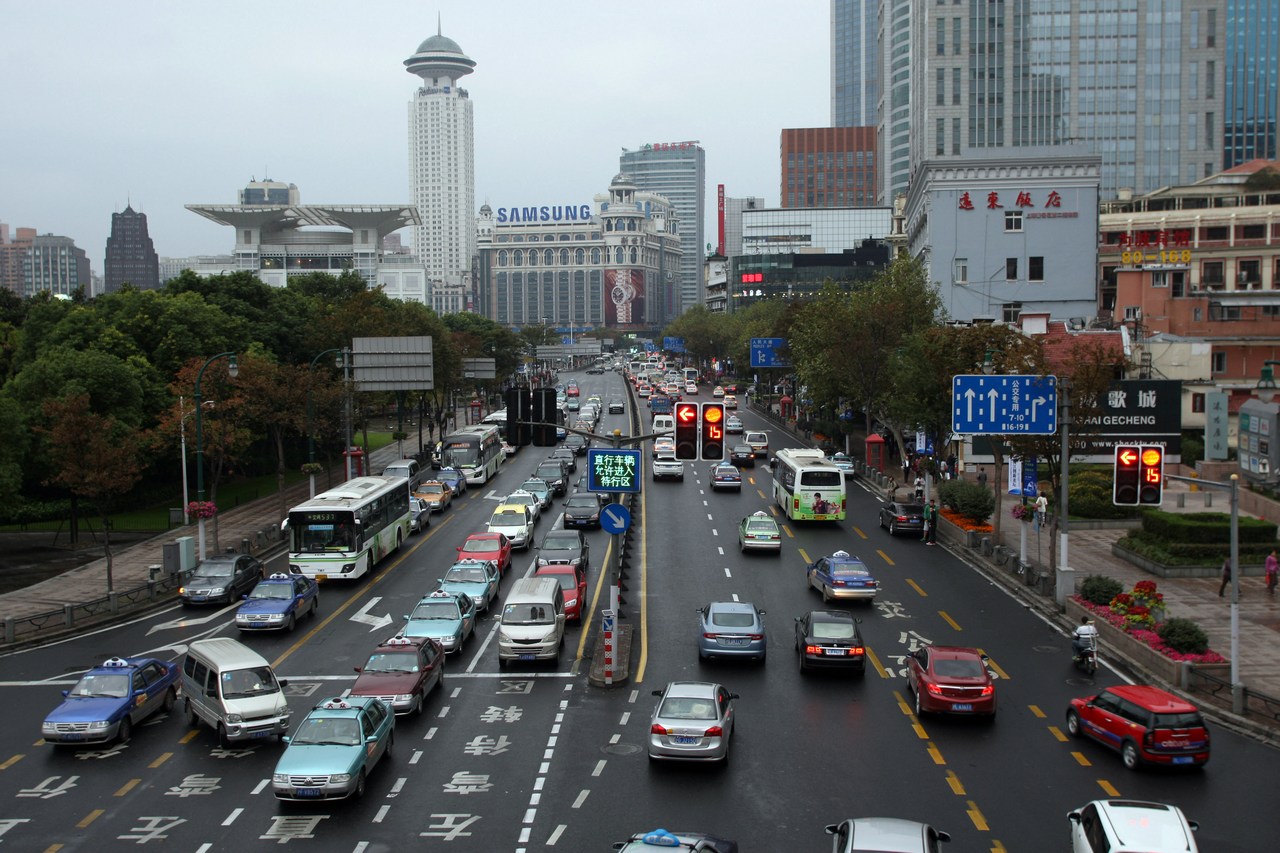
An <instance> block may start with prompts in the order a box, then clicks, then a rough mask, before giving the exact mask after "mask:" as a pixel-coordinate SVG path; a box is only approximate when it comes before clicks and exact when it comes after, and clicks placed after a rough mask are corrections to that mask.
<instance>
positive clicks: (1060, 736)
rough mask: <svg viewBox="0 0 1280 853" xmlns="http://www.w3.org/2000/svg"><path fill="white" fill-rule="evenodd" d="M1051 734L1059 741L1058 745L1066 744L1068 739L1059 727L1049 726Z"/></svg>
mask: <svg viewBox="0 0 1280 853" xmlns="http://www.w3.org/2000/svg"><path fill="white" fill-rule="evenodd" d="M1049 734H1051V735H1053V736H1054V737H1055V738H1057V739H1058V743H1066V742H1067V740H1068V738H1067V736H1066V734H1065V733H1064V732H1063V731H1062V729H1060V728H1058V727H1057V726H1049Z"/></svg>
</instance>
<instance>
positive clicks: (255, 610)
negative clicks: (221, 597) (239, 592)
mask: <svg viewBox="0 0 1280 853" xmlns="http://www.w3.org/2000/svg"><path fill="white" fill-rule="evenodd" d="M319 610H320V586H319V585H318V584H317V583H316V582H315V581H314V580H312V579H311V578H309V577H307V576H306V575H295V574H292V573H289V574H286V573H284V572H276V573H274V574H272V575H271V576H270V577H268V578H266V579H264V580H261V581H259V582H258V585H257V586H255V587H254V588H253V592H251V593H249V594H248V595H246V596H245V597H244V604H241V605H240V608H239V609H238V610H236V627H237V628H239V629H240V630H241V631H272V630H279V629H282V628H283V629H284V630H286V631H292V630H293V628H294V626H295V625H297V624H298V620H299V619H301V618H302V617H303V616H315V615H316V613H318V612H319Z"/></svg>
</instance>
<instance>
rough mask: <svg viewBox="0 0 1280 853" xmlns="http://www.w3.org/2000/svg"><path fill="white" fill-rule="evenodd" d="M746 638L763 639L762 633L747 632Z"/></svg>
mask: <svg viewBox="0 0 1280 853" xmlns="http://www.w3.org/2000/svg"><path fill="white" fill-rule="evenodd" d="M747 639H749V640H763V639H764V634H748V635H747Z"/></svg>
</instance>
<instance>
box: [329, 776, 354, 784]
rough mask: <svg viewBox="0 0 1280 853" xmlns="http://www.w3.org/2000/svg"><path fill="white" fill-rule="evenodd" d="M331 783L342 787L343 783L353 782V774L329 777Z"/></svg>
mask: <svg viewBox="0 0 1280 853" xmlns="http://www.w3.org/2000/svg"><path fill="white" fill-rule="evenodd" d="M329 781H330V782H333V783H335V784H338V785H341V784H343V783H346V782H350V781H351V774H350V773H334V774H333V775H332V776H330V777H329Z"/></svg>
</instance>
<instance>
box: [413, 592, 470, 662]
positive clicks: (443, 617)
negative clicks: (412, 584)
mask: <svg viewBox="0 0 1280 853" xmlns="http://www.w3.org/2000/svg"><path fill="white" fill-rule="evenodd" d="M405 620H406V621H405V623H404V627H403V628H401V629H400V636H402V637H428V638H430V639H432V640H437V641H439V643H440V645H442V646H444V650H445V651H446V652H456V651H461V649H462V644H463V643H464V642H465V641H466V639H467V637H470V636H471V635H472V633H474V632H475V629H476V605H475V602H474V601H472V600H471V596H469V595H466V594H465V593H452V592H445V591H444V590H441V589H438V590H436V591H435V592H433V593H431V594H430V595H427V596H424V597H423V598H422V599H420V600H419V601H418V605H417V606H416V607H414V608H413V612H412V613H410V614H409V615H408V616H406V617H405Z"/></svg>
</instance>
